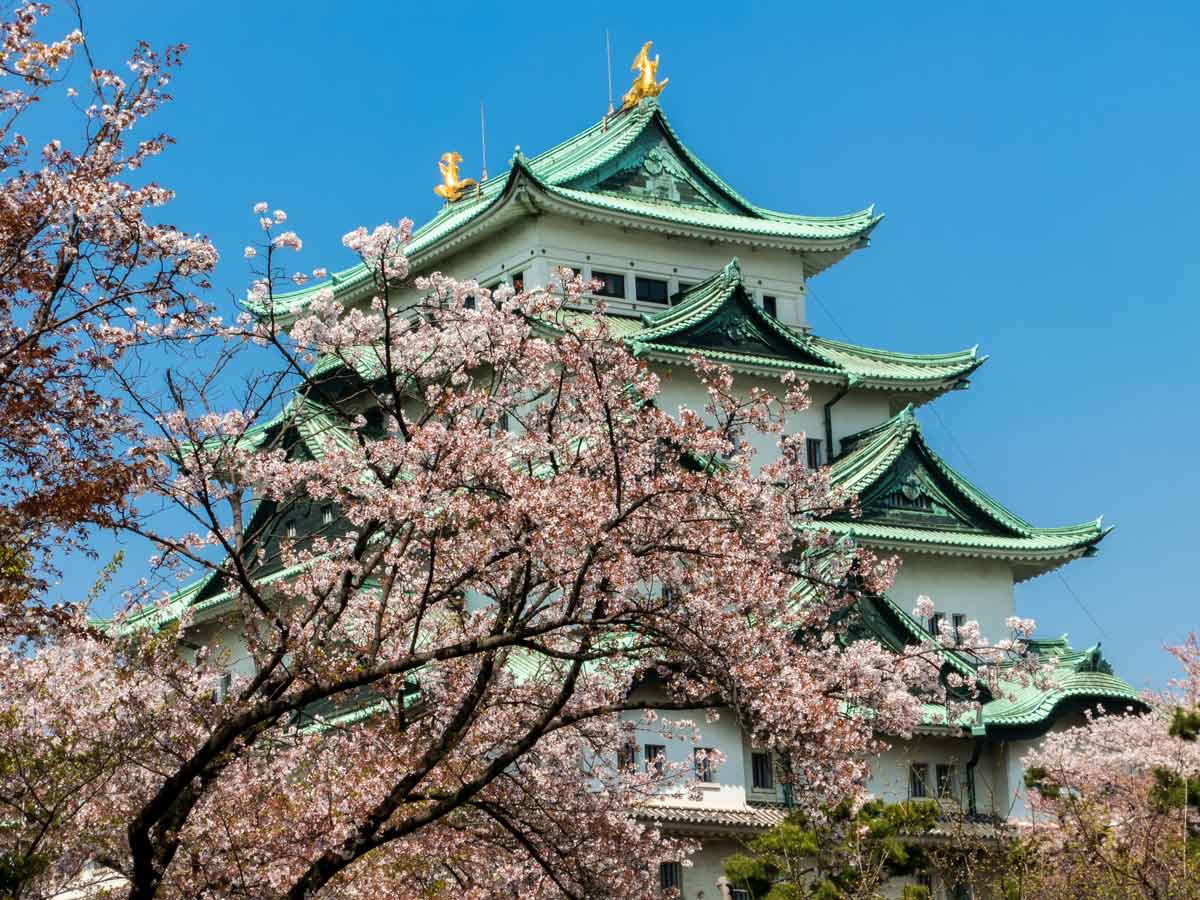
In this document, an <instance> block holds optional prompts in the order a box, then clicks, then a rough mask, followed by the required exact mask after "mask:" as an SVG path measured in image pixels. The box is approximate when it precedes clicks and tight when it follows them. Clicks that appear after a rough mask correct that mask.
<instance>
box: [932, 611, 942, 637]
mask: <svg viewBox="0 0 1200 900" xmlns="http://www.w3.org/2000/svg"><path fill="white" fill-rule="evenodd" d="M944 621H946V614H945V613H934V614H933V615H932V616H930V617H929V626H928V631H929V633H930V634H931V635H933V636H934V637H935V638H940V637H941V636H942V623H943V622H944Z"/></svg>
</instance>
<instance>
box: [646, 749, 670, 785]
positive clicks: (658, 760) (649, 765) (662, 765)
mask: <svg viewBox="0 0 1200 900" xmlns="http://www.w3.org/2000/svg"><path fill="white" fill-rule="evenodd" d="M642 752H643V753H644V754H645V756H646V771H647V772H649V773H651V774H652V775H657V776H659V777H660V778H661V777H662V775H663V773H664V772H666V768H667V766H666V763H667V747H666V745H665V744H647V745H646V746H645V747H644V748H643V751H642Z"/></svg>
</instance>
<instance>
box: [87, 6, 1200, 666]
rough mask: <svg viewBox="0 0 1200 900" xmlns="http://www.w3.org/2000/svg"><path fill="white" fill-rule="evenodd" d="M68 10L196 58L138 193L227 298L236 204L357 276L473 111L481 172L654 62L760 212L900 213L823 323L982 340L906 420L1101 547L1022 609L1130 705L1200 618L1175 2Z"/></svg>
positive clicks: (932, 347)
mask: <svg viewBox="0 0 1200 900" xmlns="http://www.w3.org/2000/svg"><path fill="white" fill-rule="evenodd" d="M83 2H84V6H85V16H86V18H87V22H88V26H89V30H90V33H91V36H92V40H93V44H94V46H95V47H96V49H97V51H98V53H99V55H100V57H101V58H102V59H121V58H123V56H118V55H117V54H119V53H121V52H123V50H124V49H125V48H126V47H127V46H128V45H129V44H130V43H131V41H132V40H133V39H135V38H138V37H145V38H147V39H148V40H150V41H152V42H155V43H162V42H166V41H185V42H187V43H188V44H190V45H191V50H190V52H189V54H188V60H187V64H186V66H185V69H184V71H183V73H182V75H181V76H180V77H179V78H178V80H177V81H176V83H175V85H174V91H175V94H176V97H177V102H176V104H175V105H174V106H173V107H172V108H171V109H170V110H169V111H168V112H167V113H166V114H165V115H163V116H162V117H161V120H160V121H161V124H162V126H163V127H165V128H166V129H167V130H169V131H170V132H171V133H172V134H174V135H175V137H176V138H177V139H178V146H177V147H175V148H173V149H172V150H171V151H170V152H169V153H168V154H167V155H166V156H165V157H164V158H163V159H161V160H160V161H159V162H158V163H156V164H155V166H154V167H153V170H152V174H153V176H154V177H155V178H156V179H157V180H159V181H160V182H162V183H164V184H166V185H169V186H171V187H173V188H175V189H176V190H177V191H178V200H177V202H176V203H175V204H173V206H172V208H171V210H170V214H169V219H170V220H171V221H174V222H176V223H177V224H179V225H180V226H182V227H184V228H189V229H194V230H204V231H207V232H208V233H210V234H211V235H212V237H213V238H214V240H215V241H216V243H217V245H218V247H219V249H220V250H221V252H222V254H223V256H224V262H223V263H222V264H221V267H220V270H219V277H218V284H219V286H220V287H221V289H222V292H223V294H224V295H229V296H231V295H232V294H233V293H237V294H239V295H240V294H241V292H242V291H243V290H244V287H245V267H244V263H243V261H242V259H241V257H240V248H241V247H242V246H243V245H244V244H245V243H246V242H248V241H249V240H253V239H255V238H256V237H257V235H256V234H255V232H254V222H253V219H252V217H251V216H250V214H249V210H250V206H251V204H252V203H254V202H255V201H257V200H260V199H264V200H267V201H269V202H270V203H271V204H272V207H273V208H274V207H282V208H284V209H286V210H287V211H288V213H289V215H290V217H291V220H290V224H291V225H293V226H295V227H296V229H297V230H298V231H299V232H300V233H301V235H302V237H303V238H304V240H305V250H304V253H303V257H302V262H303V264H304V265H305V266H306V267H308V268H312V267H314V266H317V265H326V266H328V267H330V268H340V267H342V266H344V265H348V264H350V263H351V262H352V259H351V258H350V256H349V254H348V252H347V251H345V250H344V249H343V248H342V247H341V244H340V237H341V235H342V234H343V233H344V232H346V231H347V230H349V229H350V228H352V227H354V226H356V225H359V224H366V225H369V226H370V225H374V224H376V223H378V222H380V221H383V220H393V221H394V220H395V219H397V218H400V217H401V216H405V215H407V216H411V217H412V218H414V219H415V220H416V221H417V222H418V223H419V222H421V221H422V220H424V219H425V218H427V217H428V216H430V215H431V214H432V213H433V212H434V210H435V208H436V205H437V203H438V202H440V201H438V200H437V198H436V197H435V196H434V195H433V193H432V191H431V188H432V185H433V184H434V183H435V181H436V178H437V170H436V165H435V162H436V160H437V157H438V156H439V155H440V154H441V153H442V152H443V151H445V150H448V149H458V150H460V151H461V152H462V153H463V155H464V156H465V157H466V162H465V164H464V171H465V172H467V173H473V172H475V171H476V170H477V168H478V164H479V151H478V115H479V101H480V100H483V101H485V102H486V104H487V110H488V124H489V128H488V146H489V154H490V158H489V160H488V162H489V164H490V168H491V170H492V172H493V173H494V172H497V171H499V170H501V169H502V168H504V165H505V161H506V160H507V159H508V157H509V156H510V155H511V152H512V148H513V146H514V145H515V144H520V145H521V146H522V148H523V149H524V150H525V151H526V152H529V153H533V152H537V151H539V150H541V149H544V148H546V147H547V146H550V145H551V144H554V143H556V142H558V141H559V140H561V139H563V138H564V137H566V136H568V135H570V134H573V133H574V132H576V131H577V130H579V129H580V128H582V127H584V126H586V125H587V124H589V123H590V122H592V121H594V120H595V119H596V118H598V117H599V116H600V115H601V114H602V113H603V112H604V108H605V73H604V30H605V28H608V29H610V30H611V33H612V41H613V55H614V69H615V72H614V80H615V83H616V85H615V86H616V90H617V92H618V95H619V93H620V92H621V91H622V90H623V89H624V87H625V85H626V81H627V75H626V70H627V67H628V64H629V60H630V59H631V58H632V57H633V55H634V53H635V52H636V51H637V49H638V47H639V46H640V44H641V42H642V41H644V40H647V39H653V40H654V41H655V50H656V51H657V52H659V53H660V54H661V56H662V66H661V69H660V76H662V75H667V76H669V77H670V79H671V84H670V86H669V87H668V88H667V90H666V93H665V94H664V96H663V102H664V105H665V107H666V109H667V111H668V113H669V115H670V116H671V119H672V121H673V123H674V124H675V125H676V127H677V129H678V130H679V131H680V133H681V135H682V136H683V138H684V140H685V141H687V142H688V143H689V145H690V146H691V147H692V148H693V149H694V150H696V151H697V152H698V153H699V154H700V156H701V157H702V158H703V159H704V160H705V161H706V162H708V163H709V164H710V165H712V166H713V167H714V168H715V169H716V170H717V171H718V172H720V173H721V174H722V175H723V176H724V177H725V178H726V179H727V180H729V181H730V182H731V183H733V184H734V185H735V186H736V187H737V188H738V189H739V190H740V191H742V192H743V193H744V194H746V195H747V196H749V197H750V198H751V199H752V200H754V201H756V202H758V203H761V204H763V205H767V206H770V207H772V208H775V209H781V210H788V211H793V212H800V213H809V214H815V215H830V214H836V213H841V212H846V211H850V210H855V209H859V208H861V207H863V206H865V205H867V204H868V203H876V204H877V205H878V207H879V208H880V209H881V210H882V211H884V212H886V213H887V219H886V221H885V222H884V223H883V224H882V225H881V226H880V227H879V228H878V229H877V230H876V232H875V234H874V238H873V241H874V242H873V245H872V246H871V248H870V249H868V250H866V251H864V252H861V253H858V254H856V255H854V256H853V257H852V258H850V259H849V260H847V261H845V262H843V263H841V264H840V265H838V266H836V267H834V268H833V269H831V270H830V271H828V272H827V273H825V274H823V275H821V276H819V277H818V278H816V279H814V281H813V282H812V285H811V287H812V289H813V297H814V301H813V302H811V303H810V314H811V319H812V324H813V326H814V328H815V329H816V331H817V332H818V333H821V334H825V335H828V336H830V337H836V338H843V339H850V340H853V341H856V342H859V343H865V344H870V345H875V346H881V347H887V348H892V349H897V350H906V351H914V352H940V351H945V350H952V349H957V348H960V347H963V346H969V345H971V344H975V343H979V344H980V345H981V349H982V351H983V352H985V353H988V354H991V356H992V359H991V361H989V362H988V363H987V365H985V366H984V367H983V368H982V369H981V370H980V371H979V372H978V373H977V375H976V377H975V383H974V385H973V386H972V388H971V389H970V390H969V391H966V392H961V393H957V394H954V395H951V396H949V397H946V398H944V399H942V400H940V401H938V402H937V403H936V404H934V406H932V407H925V408H924V409H923V410H922V413H921V420H922V423H923V425H924V427H925V429H926V433H927V435H928V436H929V438H930V439H931V441H932V442H933V444H934V445H935V447H938V448H939V449H940V450H941V451H942V453H943V455H944V456H945V457H946V458H947V459H948V460H950V461H951V462H952V463H953V464H954V465H956V466H958V467H960V468H961V469H962V471H963V472H964V474H966V475H968V476H969V477H971V478H972V479H974V480H975V481H977V482H978V483H979V484H980V485H981V486H983V487H984V488H985V489H987V490H989V491H990V492H991V493H993V494H994V495H995V496H997V497H998V498H999V499H1001V500H1002V501H1003V502H1004V503H1006V504H1007V505H1009V506H1010V507H1011V508H1012V509H1014V510H1015V511H1016V512H1018V513H1019V514H1021V515H1023V516H1025V517H1026V518H1029V519H1030V520H1032V521H1033V522H1035V523H1037V524H1044V525H1053V524H1064V523H1068V522H1075V521H1079V520H1082V519H1087V518H1091V517H1094V516H1096V515H1099V514H1100V513H1103V514H1104V515H1105V520H1106V522H1108V523H1112V524H1115V525H1116V526H1117V529H1116V531H1115V532H1113V534H1112V535H1110V536H1109V538H1108V539H1107V540H1106V541H1105V542H1104V544H1103V549H1102V551H1101V553H1100V555H1099V556H1098V557H1097V558H1095V559H1091V560H1083V561H1080V562H1076V563H1074V564H1073V565H1071V566H1069V567H1068V568H1066V569H1065V570H1063V575H1064V576H1065V581H1064V580H1063V579H1062V578H1060V577H1059V576H1058V575H1053V574H1052V575H1048V576H1043V577H1042V578H1039V579H1036V580H1034V581H1032V582H1029V583H1027V584H1025V585H1022V586H1021V587H1020V588H1019V590H1018V605H1019V608H1020V611H1021V612H1022V614H1024V615H1029V616H1033V617H1035V618H1037V619H1038V621H1039V625H1040V626H1041V630H1042V631H1044V632H1050V633H1055V634H1057V633H1061V632H1063V631H1068V632H1070V635H1071V638H1072V641H1073V642H1074V643H1075V644H1076V645H1087V644H1090V643H1092V642H1094V641H1097V640H1102V641H1103V645H1104V649H1105V652H1106V654H1107V655H1108V657H1109V658H1110V659H1111V660H1113V661H1114V663H1115V665H1116V666H1117V668H1118V670H1119V671H1120V672H1121V673H1122V674H1124V675H1125V676H1126V677H1128V678H1129V679H1130V680H1131V681H1133V682H1134V683H1135V684H1137V685H1145V684H1146V683H1147V682H1148V681H1151V680H1152V681H1153V682H1155V683H1161V682H1162V680H1163V679H1164V678H1165V677H1166V675H1167V674H1168V673H1169V672H1170V671H1171V666H1170V664H1169V663H1168V661H1167V659H1166V657H1165V655H1164V654H1162V653H1161V652H1160V651H1159V647H1160V646H1161V644H1162V643H1163V642H1164V641H1177V640H1179V639H1181V638H1182V637H1183V636H1184V635H1185V634H1186V632H1187V631H1188V630H1189V629H1190V628H1193V627H1196V626H1197V625H1198V624H1200V623H1198V622H1197V616H1196V603H1197V599H1198V590H1197V588H1196V586H1195V585H1196V582H1195V581H1194V580H1193V579H1194V578H1195V577H1196V566H1195V563H1196V561H1197V546H1196V544H1197V536H1198V530H1200V529H1198V528H1197V524H1196V523H1197V521H1198V516H1200V487H1198V486H1200V478H1198V477H1197V464H1198V463H1200V460H1198V459H1197V453H1196V446H1197V443H1198V441H1200V424H1198V419H1197V416H1196V415H1195V408H1196V403H1197V388H1198V387H1200V378H1198V377H1197V374H1196V366H1197V358H1196V357H1197V355H1198V354H1197V350H1196V349H1195V336H1194V335H1195V331H1196V329H1197V326H1198V325H1200V314H1198V312H1197V308H1196V301H1197V297H1198V294H1200V254H1198V253H1197V251H1196V249H1195V248H1196V240H1195V237H1194V234H1193V222H1192V216H1193V214H1194V211H1195V210H1197V209H1198V208H1200V178H1198V174H1200V173H1198V172H1197V160H1198V156H1197V147H1198V146H1200V119H1198V115H1197V113H1198V110H1200V104H1198V102H1197V96H1198V92H1200V53H1197V52H1196V48H1197V47H1198V46H1200V13H1198V12H1197V10H1196V7H1195V5H1194V4H1192V3H1157V4H1153V5H1152V6H1151V5H1146V6H1143V7H1141V9H1140V10H1139V9H1138V8H1136V5H1131V4H1127V3H1109V2H1103V3H1037V4H983V3H971V4H953V5H950V4H946V5H945V6H944V8H943V9H942V10H940V11H939V10H931V9H929V8H928V7H926V6H924V5H920V6H918V5H914V4H870V3H857V4H852V5H847V4H835V3H806V4H799V3H795V2H786V3H764V2H754V3H741V4H728V3H719V4H718V3H699V2H690V3H668V2H663V3H653V4H642V3H638V4H630V3H609V4H604V5H602V6H600V5H598V6H597V7H596V8H595V9H593V8H590V7H588V6H585V5H584V4H565V5H549V4H546V3H544V2H542V3H522V2H505V3H502V4H501V3H498V4H495V5H494V6H490V7H485V6H474V7H473V6H471V5H469V4H451V3H447V4H434V3H420V4H401V3H393V2H369V0H364V2H359V3H355V4H332V3H328V2H312V0H292V2H288V3H274V2H265V0H263V2H255V3H250V2H244V0H242V2H230V0H206V2H203V3H199V2H186V0H180V2H174V3H169V4H167V3H161V2H135V0H125V2H122V3H119V4H118V3H110V2H107V0H103V2H101V0H83ZM224 302H225V303H226V304H227V305H229V306H230V307H231V306H232V304H231V302H230V301H229V300H225V301H224ZM935 409H936V413H935ZM128 574H129V575H131V576H132V574H133V573H132V572H129V573H128ZM76 580H77V579H75V578H71V579H68V580H67V582H66V584H65V587H68V588H69V587H71V586H72V585H73V584H75V582H76ZM78 581H79V583H81V584H86V583H87V579H84V578H79V579H78ZM1072 591H1073V593H1074V595H1076V596H1077V597H1078V601H1077V600H1076V599H1075V597H1073V596H1072ZM1080 601H1081V602H1082V604H1083V605H1084V606H1085V607H1086V612H1085V611H1084V609H1083V608H1081V605H1080ZM1089 613H1090V615H1089ZM1093 619H1094V621H1093Z"/></svg>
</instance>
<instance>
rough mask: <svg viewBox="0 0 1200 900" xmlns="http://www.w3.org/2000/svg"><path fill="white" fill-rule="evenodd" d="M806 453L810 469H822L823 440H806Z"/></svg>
mask: <svg viewBox="0 0 1200 900" xmlns="http://www.w3.org/2000/svg"><path fill="white" fill-rule="evenodd" d="M804 452H805V454H806V459H807V462H808V467H809V468H810V469H819V468H821V462H822V460H821V439H820V438H805V439H804Z"/></svg>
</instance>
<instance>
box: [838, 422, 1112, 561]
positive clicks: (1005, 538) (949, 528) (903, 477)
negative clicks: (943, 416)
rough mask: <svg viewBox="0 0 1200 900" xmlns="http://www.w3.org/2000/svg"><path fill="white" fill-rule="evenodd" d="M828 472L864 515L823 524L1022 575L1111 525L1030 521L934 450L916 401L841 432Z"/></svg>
mask: <svg viewBox="0 0 1200 900" xmlns="http://www.w3.org/2000/svg"><path fill="white" fill-rule="evenodd" d="M830 476H831V478H832V480H833V483H834V484H835V485H837V486H839V487H842V488H845V489H847V490H849V491H851V492H852V493H854V494H857V495H858V497H859V503H860V506H861V508H862V515H861V517H858V518H850V517H849V516H839V517H835V518H833V519H828V520H823V522H822V527H825V526H828V527H830V528H832V529H833V530H835V531H840V532H843V533H850V534H853V535H854V537H855V538H857V539H859V540H862V541H864V542H867V543H870V544H873V545H876V546H883V547H887V548H889V549H899V550H912V551H918V552H926V553H936V554H939V555H950V556H976V557H991V558H996V559H1008V560H1012V561H1013V562H1014V563H1015V565H1014V570H1013V575H1014V578H1015V579H1016V580H1017V581H1023V580H1025V579H1027V578H1032V577H1033V576H1035V575H1041V574H1043V573H1045V572H1048V571H1051V570H1052V569H1055V568H1057V567H1058V566H1060V565H1062V564H1063V563H1065V562H1067V561H1069V560H1071V559H1075V558H1077V557H1080V556H1088V555H1091V554H1092V553H1093V552H1094V550H1095V547H1096V545H1097V544H1098V543H1099V542H1100V540H1101V539H1102V538H1103V537H1104V536H1105V535H1106V534H1108V532H1109V531H1111V530H1112V529H1111V528H1105V527H1104V526H1103V523H1102V519H1099V518H1098V519H1094V520H1092V521H1089V522H1082V523H1080V524H1078V525H1067V526H1063V527H1059V528H1039V527H1037V526H1034V525H1031V524H1030V523H1029V522H1027V521H1025V520H1024V519H1022V518H1021V517H1020V516H1018V515H1016V514H1015V513H1013V512H1011V511H1010V510H1008V509H1007V508H1006V507H1004V506H1003V505H1002V504H1001V503H1000V502H999V501H997V500H995V499H993V498H992V497H990V496H989V495H987V494H985V493H984V492H983V491H982V490H980V489H979V488H977V487H975V485H973V484H972V483H971V482H970V481H968V480H967V479H966V478H964V477H963V476H962V475H960V474H959V473H958V472H956V471H955V470H954V469H953V468H951V467H950V466H949V465H948V464H947V463H946V462H945V461H944V460H942V458H941V457H939V456H938V455H937V454H936V453H934V452H933V450H932V449H931V448H930V447H929V445H928V444H927V443H926V442H925V438H924V436H923V435H922V434H921V427H920V425H919V424H918V423H917V420H916V416H915V415H914V414H913V410H912V407H911V406H908V407H905V408H904V409H903V410H901V411H900V413H898V414H897V415H896V416H894V417H893V418H891V419H889V420H888V421H886V422H884V423H882V424H881V425H877V426H875V427H874V428H869V429H867V430H865V431H860V432H858V433H857V434H854V435H851V436H850V437H848V438H845V439H843V441H842V455H841V456H840V457H839V458H837V459H836V460H834V462H833V464H832V465H831V469H830Z"/></svg>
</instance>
